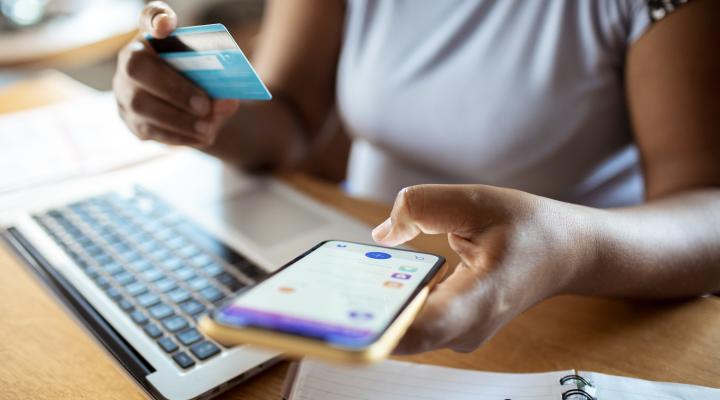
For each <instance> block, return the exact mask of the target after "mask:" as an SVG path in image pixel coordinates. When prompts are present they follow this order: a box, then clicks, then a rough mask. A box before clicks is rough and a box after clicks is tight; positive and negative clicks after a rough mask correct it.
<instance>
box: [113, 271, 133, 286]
mask: <svg viewBox="0 0 720 400" xmlns="http://www.w3.org/2000/svg"><path fill="white" fill-rule="evenodd" d="M115 282H117V283H118V284H120V285H122V286H127V285H129V284H131V283H133V282H135V277H134V276H133V275H132V274H131V273H129V272H127V271H123V272H121V273H119V274H117V275H115Z"/></svg>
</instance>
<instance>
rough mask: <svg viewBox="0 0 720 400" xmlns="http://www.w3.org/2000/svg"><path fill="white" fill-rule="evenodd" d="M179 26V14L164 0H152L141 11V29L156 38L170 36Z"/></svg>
mask: <svg viewBox="0 0 720 400" xmlns="http://www.w3.org/2000/svg"><path fill="white" fill-rule="evenodd" d="M176 26H177V15H176V14H175V11H173V9H172V8H170V6H168V5H167V4H165V3H164V2H162V1H151V2H150V3H148V4H147V5H146V6H145V7H143V9H142V11H141V12H140V30H142V31H143V32H147V33H149V34H150V35H152V37H154V38H156V39H163V38H166V37H168V36H169V35H170V34H171V33H172V31H174V30H175V27H176Z"/></svg>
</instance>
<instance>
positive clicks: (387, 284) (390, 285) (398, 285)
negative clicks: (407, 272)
mask: <svg viewBox="0 0 720 400" xmlns="http://www.w3.org/2000/svg"><path fill="white" fill-rule="evenodd" d="M383 286H385V287H387V288H394V289H399V288H401V287H403V284H402V283H400V282H393V281H385V283H383Z"/></svg>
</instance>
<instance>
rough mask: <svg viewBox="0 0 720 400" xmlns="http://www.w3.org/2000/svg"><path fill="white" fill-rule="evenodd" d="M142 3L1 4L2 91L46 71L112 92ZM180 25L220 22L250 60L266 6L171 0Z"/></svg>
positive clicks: (54, 0)
mask: <svg viewBox="0 0 720 400" xmlns="http://www.w3.org/2000/svg"><path fill="white" fill-rule="evenodd" d="M144 3H145V2H143V1H141V0H0V89H2V88H3V87H4V86H7V85H10V84H12V83H13V82H16V81H19V80H21V79H26V78H32V77H33V76H34V75H37V74H38V73H39V71H44V70H48V69H53V70H59V71H61V72H62V73H64V74H66V75H69V76H70V77H72V78H74V79H76V80H78V81H80V82H82V83H84V84H86V85H88V86H90V87H92V88H95V89H98V90H109V89H110V88H111V82H112V76H113V72H114V70H115V58H116V54H117V52H118V50H119V49H120V48H121V47H122V46H124V45H125V44H126V43H127V42H128V41H130V40H131V39H132V38H133V37H135V36H136V35H137V34H138V32H137V21H138V15H139V11H140V9H141V8H142V6H143V4H144ZM167 3H169V4H170V5H171V6H172V7H173V8H174V9H175V10H176V11H177V13H178V18H179V21H178V22H179V24H180V25H181V26H183V25H198V24H205V23H215V22H220V23H223V24H225V25H226V26H227V28H228V29H229V30H230V32H232V33H233V35H234V36H235V39H236V40H237V41H238V44H239V45H240V47H241V48H242V49H243V51H245V53H246V54H248V56H250V55H251V53H252V49H253V47H254V43H255V41H256V36H257V33H258V30H259V26H260V19H261V17H262V13H263V8H264V0H203V1H197V0H168V1H167Z"/></svg>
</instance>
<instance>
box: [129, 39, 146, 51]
mask: <svg viewBox="0 0 720 400" xmlns="http://www.w3.org/2000/svg"><path fill="white" fill-rule="evenodd" d="M130 50H133V51H140V50H145V45H143V44H142V43H140V42H138V41H137V40H135V41H133V42H132V43H130Z"/></svg>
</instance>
